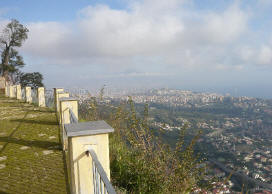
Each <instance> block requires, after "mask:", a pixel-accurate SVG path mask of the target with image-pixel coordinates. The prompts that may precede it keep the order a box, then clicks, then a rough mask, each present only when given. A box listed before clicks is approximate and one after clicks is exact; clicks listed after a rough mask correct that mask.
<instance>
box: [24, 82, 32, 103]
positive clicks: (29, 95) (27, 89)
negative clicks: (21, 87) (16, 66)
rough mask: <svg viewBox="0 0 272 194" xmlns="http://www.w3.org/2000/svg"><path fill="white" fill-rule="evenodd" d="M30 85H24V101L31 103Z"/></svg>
mask: <svg viewBox="0 0 272 194" xmlns="http://www.w3.org/2000/svg"><path fill="white" fill-rule="evenodd" d="M31 92H32V91H31V87H29V86H26V87H25V101H26V102H28V103H32V96H31Z"/></svg>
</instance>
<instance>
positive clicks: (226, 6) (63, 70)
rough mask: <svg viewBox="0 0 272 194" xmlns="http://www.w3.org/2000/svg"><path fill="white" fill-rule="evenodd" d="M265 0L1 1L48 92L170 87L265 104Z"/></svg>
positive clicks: (269, 19)
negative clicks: (20, 29) (21, 30)
mask: <svg viewBox="0 0 272 194" xmlns="http://www.w3.org/2000/svg"><path fill="white" fill-rule="evenodd" d="M271 13H272V1H271V0H250V1H242V0H240V1H239V0H237V1H235V0H234V1H232V0H108V1H103V0H73V1H72V0H71V1H70V0H57V1H54V0H38V1H37V0H24V1H23V0H1V1H0V28H3V27H4V26H5V25H6V23H7V22H8V21H9V20H10V19H11V18H15V19H17V20H19V21H20V22H21V23H23V24H24V25H25V26H27V28H28V29H29V31H30V32H29V38H28V40H27V41H26V42H25V43H24V45H23V47H22V48H21V49H20V52H21V54H22V55H23V57H24V60H25V62H26V64H27V65H26V67H25V68H24V69H23V71H27V72H33V71H40V72H41V73H42V74H44V77H45V83H46V85H47V87H56V86H57V87H59V86H62V87H83V88H99V87H101V86H102V85H103V84H106V85H107V86H108V87H118V88H125V87H129V88H133V87H144V88H152V87H156V88H158V87H169V88H179V89H191V90H194V91H216V92H220V93H226V92H229V93H231V94H233V95H250V96H259V97H268V98H272V14H271Z"/></svg>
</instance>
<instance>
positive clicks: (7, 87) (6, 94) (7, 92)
mask: <svg viewBox="0 0 272 194" xmlns="http://www.w3.org/2000/svg"><path fill="white" fill-rule="evenodd" d="M5 96H6V97H9V85H7V84H6V87H5Z"/></svg>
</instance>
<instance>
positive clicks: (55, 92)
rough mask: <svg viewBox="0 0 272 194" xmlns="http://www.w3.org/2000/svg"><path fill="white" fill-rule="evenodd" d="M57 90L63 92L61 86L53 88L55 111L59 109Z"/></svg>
mask: <svg viewBox="0 0 272 194" xmlns="http://www.w3.org/2000/svg"><path fill="white" fill-rule="evenodd" d="M59 92H64V89H63V88H54V98H55V108H56V111H57V110H59V109H58V106H59V101H58V93H59Z"/></svg>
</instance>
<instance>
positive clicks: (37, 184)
mask: <svg viewBox="0 0 272 194" xmlns="http://www.w3.org/2000/svg"><path fill="white" fill-rule="evenodd" d="M68 189H69V187H68V183H67V172H66V164H65V158H64V155H63V152H62V150H61V144H60V138H59V127H58V124H57V120H56V115H55V113H54V111H52V110H50V109H48V108H39V107H35V106H33V105H29V104H25V103H22V102H19V101H17V100H15V99H10V98H5V97H4V96H3V95H2V94H0V193H16V194H17V193H37V194H40V193H56V194H59V193H67V192H68Z"/></svg>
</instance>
